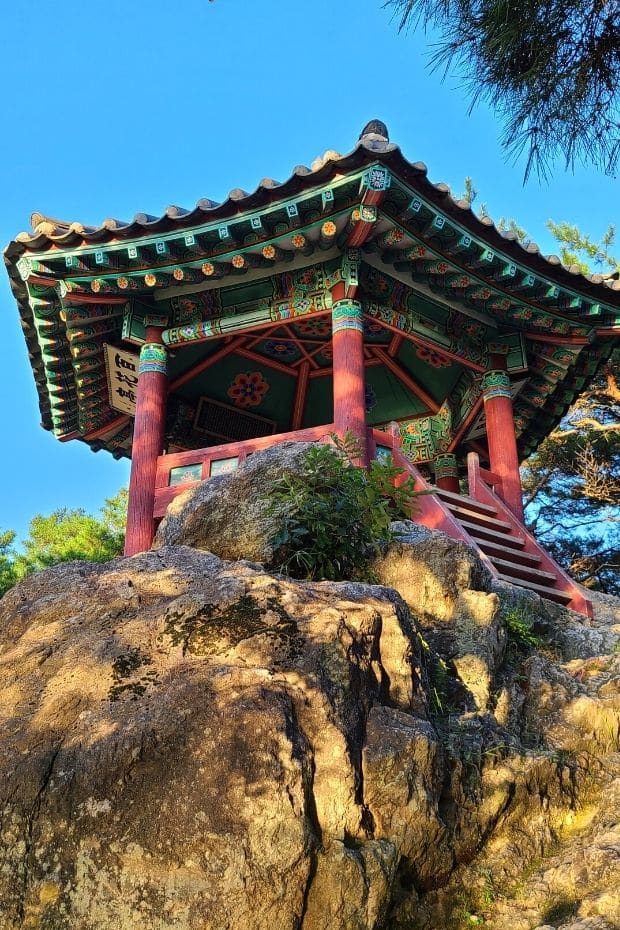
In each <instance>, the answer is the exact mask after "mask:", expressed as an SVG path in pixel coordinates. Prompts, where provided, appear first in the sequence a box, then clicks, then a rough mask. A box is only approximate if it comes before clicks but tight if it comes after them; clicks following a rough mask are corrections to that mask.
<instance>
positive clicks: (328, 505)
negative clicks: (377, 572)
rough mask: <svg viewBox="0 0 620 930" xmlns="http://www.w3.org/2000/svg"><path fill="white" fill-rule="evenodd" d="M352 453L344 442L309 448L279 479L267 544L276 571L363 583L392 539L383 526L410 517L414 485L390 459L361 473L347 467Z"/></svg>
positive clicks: (356, 451) (352, 447)
mask: <svg viewBox="0 0 620 930" xmlns="http://www.w3.org/2000/svg"><path fill="white" fill-rule="evenodd" d="M358 456H359V448H357V447H356V445H355V443H354V442H352V441H351V438H350V437H347V439H346V440H345V441H344V442H340V441H338V440H335V445H334V446H330V445H325V444H319V443H317V444H316V445H313V446H312V447H311V448H310V449H308V451H307V452H306V454H305V462H304V468H303V469H301V471H300V473H299V474H296V475H292V474H288V475H284V476H282V478H281V479H280V481H279V482H278V483H277V485H276V486H275V488H274V491H273V505H274V509H275V508H276V507H277V509H278V511H281V510H283V512H284V516H283V518H282V517H280V518H279V522H280V524H281V528H280V530H279V532H278V533H277V535H276V536H275V537H274V538H273V539H272V544H273V547H274V551H275V553H276V556H275V558H276V562H277V565H278V568H279V569H280V570H281V571H284V572H286V573H288V574H290V575H292V576H293V577H295V578H309V579H314V580H321V579H326V580H341V579H351V580H368V578H369V561H370V558H371V557H372V555H373V554H376V553H377V552H378V551H379V548H380V546H381V544H382V543H385V542H388V541H389V540H391V539H392V534H391V531H390V523H391V521H392V520H394V519H397V518H399V517H402V516H410V514H411V508H412V504H413V497H414V491H413V482H412V481H411V479H407V480H406V481H404V482H403V483H402V484H400V486H399V487H395V486H394V483H395V481H396V480H397V479H399V480H400V479H401V477H402V471H401V470H400V469H398V468H396V467H395V466H394V465H393V463H392V461H391V459H389V460H386V459H381V460H377V461H373V462H372V463H371V465H370V468H369V470H368V471H366V470H365V469H362V468H357V467H356V466H354V465H352V464H351V462H350V459H351V458H353V459H355V458H356V457H358Z"/></svg>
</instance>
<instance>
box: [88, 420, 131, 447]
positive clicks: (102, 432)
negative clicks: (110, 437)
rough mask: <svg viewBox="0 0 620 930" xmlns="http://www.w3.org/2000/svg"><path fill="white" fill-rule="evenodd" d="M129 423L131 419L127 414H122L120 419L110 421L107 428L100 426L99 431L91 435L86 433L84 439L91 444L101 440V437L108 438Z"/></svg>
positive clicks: (92, 432)
mask: <svg viewBox="0 0 620 930" xmlns="http://www.w3.org/2000/svg"><path fill="white" fill-rule="evenodd" d="M128 422H129V417H128V416H127V415H126V414H124V413H123V414H122V415H121V416H120V417H115V418H114V419H113V420H109V421H108V422H107V423H106V425H105V426H100V427H99V428H98V429H94V430H92V431H91V432H90V433H85V434H84V436H83V437H82V438H83V439H85V440H86V442H91V441H92V440H93V439H99V438H100V436H107V434H108V433H112V432H114V433H115V432H116V431H117V430H118V429H120V428H121V426H125V424H126V423H128Z"/></svg>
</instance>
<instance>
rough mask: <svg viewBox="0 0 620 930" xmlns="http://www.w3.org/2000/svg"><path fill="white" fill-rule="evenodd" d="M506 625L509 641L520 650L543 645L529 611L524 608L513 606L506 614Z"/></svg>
mask: <svg viewBox="0 0 620 930" xmlns="http://www.w3.org/2000/svg"><path fill="white" fill-rule="evenodd" d="M504 626H505V627H506V633H507V634H508V642H509V644H510V645H512V646H513V647H514V648H515V649H516V650H517V651H518V652H529V651H530V649H535V648H537V647H538V646H540V645H541V639H540V636H539V635H538V634H537V633H535V632H534V630H533V629H532V624H531V623H530V621H529V618H528V614H527V611H526V610H525V609H523V608H513V609H512V610H510V611H508V613H507V614H506V615H505V616H504Z"/></svg>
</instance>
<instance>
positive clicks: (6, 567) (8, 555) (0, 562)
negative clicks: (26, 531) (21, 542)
mask: <svg viewBox="0 0 620 930" xmlns="http://www.w3.org/2000/svg"><path fill="white" fill-rule="evenodd" d="M14 541H15V533H14V532H13V530H5V531H4V532H0V597H2V595H3V594H4V592H5V591H8V590H9V588H12V587H13V585H14V584H15V582H16V581H17V573H16V571H15V552H14V550H13V542H14Z"/></svg>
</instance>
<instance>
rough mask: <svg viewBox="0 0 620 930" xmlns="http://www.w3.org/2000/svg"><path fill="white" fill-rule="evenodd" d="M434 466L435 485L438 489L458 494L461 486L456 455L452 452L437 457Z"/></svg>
mask: <svg viewBox="0 0 620 930" xmlns="http://www.w3.org/2000/svg"><path fill="white" fill-rule="evenodd" d="M433 465H434V467H435V484H436V485H437V487H438V488H442V489H443V490H444V491H452V492H453V493H454V494H458V493H459V491H460V486H459V469H458V465H457V462H456V455H453V454H452V453H451V452H445V453H443V454H442V455H436V456H435V460H434V462H433Z"/></svg>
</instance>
